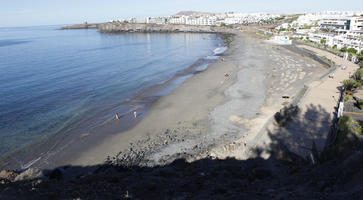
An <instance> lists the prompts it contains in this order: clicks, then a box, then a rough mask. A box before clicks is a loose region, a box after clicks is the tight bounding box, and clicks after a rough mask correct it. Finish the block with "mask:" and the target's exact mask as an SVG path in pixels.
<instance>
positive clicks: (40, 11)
mask: <svg viewBox="0 0 363 200" xmlns="http://www.w3.org/2000/svg"><path fill="white" fill-rule="evenodd" d="M181 10H195V11H210V12H226V11H235V12H274V13H292V12H315V11H325V10H363V0H345V1H343V0H57V1H56V0H0V26H30V25H56V24H73V23H82V22H84V21H88V22H104V21H108V20H110V19H127V18H130V17H146V16H168V15H172V14H175V13H177V12H178V11H181Z"/></svg>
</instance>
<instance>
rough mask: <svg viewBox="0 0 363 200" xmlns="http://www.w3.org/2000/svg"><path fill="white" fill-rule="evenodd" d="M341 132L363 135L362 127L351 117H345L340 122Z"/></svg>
mask: <svg viewBox="0 0 363 200" xmlns="http://www.w3.org/2000/svg"><path fill="white" fill-rule="evenodd" d="M339 131H341V132H345V133H348V132H353V133H357V134H362V127H361V126H360V125H359V123H358V122H357V121H355V120H354V119H353V118H351V117H349V116H343V117H341V118H340V120H339Z"/></svg>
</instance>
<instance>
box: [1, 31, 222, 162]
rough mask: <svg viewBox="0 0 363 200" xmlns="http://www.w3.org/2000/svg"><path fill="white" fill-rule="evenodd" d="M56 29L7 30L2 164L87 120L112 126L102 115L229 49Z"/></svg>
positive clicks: (206, 41)
mask: <svg viewBox="0 0 363 200" xmlns="http://www.w3.org/2000/svg"><path fill="white" fill-rule="evenodd" d="M57 28H58V27H57V26H41V27H22V28H0V158H1V157H4V156H6V155H8V154H10V153H12V152H15V151H18V150H20V149H22V148H24V147H26V146H29V145H31V144H32V143H35V142H37V141H40V140H42V139H43V138H46V137H49V136H51V135H52V134H56V133H59V132H62V131H63V132H66V131H65V130H67V129H69V128H71V127H72V126H77V125H78V122H80V121H82V120H83V123H87V120H85V119H91V118H92V119H94V118H97V119H99V120H101V121H102V120H106V119H107V118H108V117H110V116H113V115H114V113H110V116H97V115H100V113H102V115H105V113H107V112H105V111H107V110H112V109H114V108H115V107H117V106H120V103H122V102H124V101H126V100H127V99H130V98H132V97H133V96H135V95H136V94H138V93H140V92H141V91H143V90H145V89H146V88H149V87H151V86H153V85H155V84H158V83H160V82H163V81H166V80H168V79H170V78H172V77H173V76H175V75H176V74H177V73H180V72H181V71H183V70H184V69H186V68H188V67H189V66H191V65H192V64H193V63H195V62H196V61H198V60H199V59H200V58H203V57H207V56H210V55H213V54H215V53H213V51H214V50H215V49H216V47H218V46H220V45H221V44H222V41H221V40H220V39H219V38H218V36H217V35H214V34H191V33H177V34H176V33H175V34H174V33H173V34H157V33H155V34H146V33H126V34H102V33H99V32H98V31H97V30H94V29H85V30H57ZM201 67H202V68H205V67H204V66H203V65H202V66H201ZM89 123H90V124H89V126H92V125H93V124H91V123H94V121H91V120H90V121H89Z"/></svg>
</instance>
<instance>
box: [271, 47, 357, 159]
mask: <svg viewBox="0 0 363 200" xmlns="http://www.w3.org/2000/svg"><path fill="white" fill-rule="evenodd" d="M298 47H300V48H305V49H308V50H310V51H312V52H314V53H316V54H317V55H318V56H320V57H324V56H325V57H326V58H328V59H330V60H332V61H334V62H335V63H336V64H337V65H344V66H346V67H347V68H346V69H345V70H343V69H341V68H338V69H337V70H336V71H335V72H333V74H334V75H335V76H334V78H329V77H327V78H323V79H322V80H320V81H315V82H312V83H311V84H310V89H309V90H308V92H307V94H306V96H305V97H304V98H303V99H302V101H301V102H300V104H299V108H300V111H301V112H299V114H298V115H297V116H295V117H294V118H293V119H292V120H291V121H290V122H289V123H288V125H287V126H286V127H284V128H281V129H279V130H276V131H278V132H277V133H279V137H281V138H283V140H284V142H285V144H286V145H287V146H288V148H289V149H290V150H291V151H293V152H295V153H298V154H299V155H301V156H304V157H305V156H307V155H308V154H309V152H310V149H311V147H312V143H313V141H314V142H315V144H316V146H317V149H318V151H319V152H320V151H322V150H323V148H324V146H325V141H326V139H327V137H328V134H329V129H330V126H331V124H332V120H333V117H334V112H335V106H337V104H338V100H339V96H340V92H339V89H338V87H339V86H341V85H342V82H343V80H345V79H348V78H349V74H353V73H354V72H355V71H356V69H357V68H358V65H356V64H354V63H351V62H349V61H347V60H343V59H342V58H340V57H338V56H336V55H334V54H331V53H329V52H326V51H323V50H320V49H317V48H314V47H310V46H306V45H298ZM280 134H281V135H280Z"/></svg>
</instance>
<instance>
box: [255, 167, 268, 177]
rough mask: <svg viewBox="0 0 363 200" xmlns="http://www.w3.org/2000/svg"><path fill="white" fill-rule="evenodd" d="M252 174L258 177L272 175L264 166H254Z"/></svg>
mask: <svg viewBox="0 0 363 200" xmlns="http://www.w3.org/2000/svg"><path fill="white" fill-rule="evenodd" d="M252 175H253V177H255V178H257V179H265V178H268V177H270V176H271V171H270V170H268V169H264V168H254V169H253V170H252Z"/></svg>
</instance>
